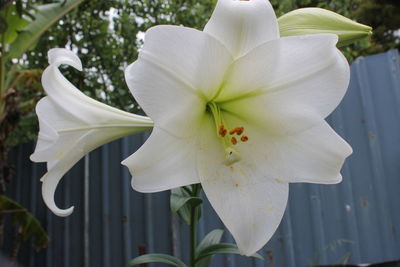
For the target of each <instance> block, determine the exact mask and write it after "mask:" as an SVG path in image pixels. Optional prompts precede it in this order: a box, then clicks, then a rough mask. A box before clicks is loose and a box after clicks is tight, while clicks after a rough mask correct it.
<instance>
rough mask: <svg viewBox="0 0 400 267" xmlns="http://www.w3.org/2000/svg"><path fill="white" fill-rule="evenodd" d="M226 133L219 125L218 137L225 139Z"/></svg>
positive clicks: (222, 126)
mask: <svg viewBox="0 0 400 267" xmlns="http://www.w3.org/2000/svg"><path fill="white" fill-rule="evenodd" d="M227 132H228V131H227V130H226V129H225V127H224V125H220V126H219V131H218V133H219V135H220V136H221V137H225V135H226V133H227Z"/></svg>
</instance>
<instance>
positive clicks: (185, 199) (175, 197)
mask: <svg viewBox="0 0 400 267" xmlns="http://www.w3.org/2000/svg"><path fill="white" fill-rule="evenodd" d="M202 202H203V200H202V199H201V198H199V197H190V196H184V195H182V194H180V193H178V192H177V191H176V190H175V191H174V189H173V190H171V211H172V212H174V213H175V212H177V211H178V210H179V209H180V208H182V207H183V206H184V205H190V206H191V207H196V206H198V205H200V204H201V203H202Z"/></svg>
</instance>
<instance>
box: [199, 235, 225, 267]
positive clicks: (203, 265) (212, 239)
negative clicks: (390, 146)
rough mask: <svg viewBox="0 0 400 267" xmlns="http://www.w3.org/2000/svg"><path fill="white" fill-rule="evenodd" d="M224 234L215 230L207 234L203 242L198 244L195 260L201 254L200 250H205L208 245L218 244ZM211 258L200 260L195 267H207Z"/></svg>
mask: <svg viewBox="0 0 400 267" xmlns="http://www.w3.org/2000/svg"><path fill="white" fill-rule="evenodd" d="M223 233H224V230H221V229H215V230H213V231H211V232H209V233H208V234H207V235H206V236H205V237H204V238H203V240H202V241H201V242H200V244H199V245H198V246H197V248H196V258H197V257H198V255H199V254H200V253H201V251H202V250H204V249H206V248H207V247H208V246H210V245H214V244H218V243H219V242H220V241H221V238H222V234H223ZM212 258H213V256H208V257H205V258H203V259H202V260H200V261H199V262H197V263H196V267H208V266H210V264H211V261H212Z"/></svg>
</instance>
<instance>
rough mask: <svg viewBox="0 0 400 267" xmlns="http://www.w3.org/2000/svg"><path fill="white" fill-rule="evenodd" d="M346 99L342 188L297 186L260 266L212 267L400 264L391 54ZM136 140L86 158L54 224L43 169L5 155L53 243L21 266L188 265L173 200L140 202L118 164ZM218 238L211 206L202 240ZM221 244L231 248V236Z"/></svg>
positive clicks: (397, 92) (59, 197)
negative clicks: (67, 211)
mask: <svg viewBox="0 0 400 267" xmlns="http://www.w3.org/2000/svg"><path fill="white" fill-rule="evenodd" d="M351 70H352V79H351V84H350V89H349V91H348V93H347V95H346V97H345V99H344V101H343V102H342V104H341V105H340V107H339V108H338V109H337V110H336V111H335V112H334V113H333V114H332V115H331V116H330V117H329V119H328V121H329V123H330V124H331V125H332V126H333V128H335V129H336V131H337V132H338V133H339V134H340V135H341V136H343V137H344V138H345V139H346V140H347V141H348V142H349V143H350V144H351V145H352V147H353V149H354V154H353V155H352V156H351V157H350V158H349V159H348V160H347V162H346V164H345V166H344V168H343V170H342V173H343V176H344V180H343V182H342V183H341V184H339V185H311V184H293V185H291V186H290V199H289V205H288V207H287V210H286V214H285V216H284V219H283V221H282V223H281V225H280V227H279V229H278V231H277V232H276V234H275V235H274V237H273V239H272V240H271V241H270V242H269V243H268V244H267V246H266V247H265V248H264V249H263V250H261V251H260V252H261V254H262V255H263V256H264V257H265V259H266V260H265V261H260V260H254V259H248V258H244V257H239V256H230V255H229V256H217V257H216V258H215V261H214V265H213V266H270V267H272V266H273V267H277V266H288V267H298V266H313V265H319V264H334V263H336V264H337V263H346V262H348V263H376V262H382V261H389V260H396V259H400V64H399V56H398V53H397V51H390V52H388V53H385V54H380V55H376V56H371V57H368V58H361V59H359V60H357V61H356V62H355V63H354V64H353V65H352V68H351ZM145 138H146V136H145V135H137V136H133V137H129V138H125V139H123V140H120V141H116V142H113V143H111V144H108V145H106V146H103V147H102V148H100V149H97V150H96V151H94V152H93V153H91V154H90V158H86V159H85V160H82V161H81V162H80V163H79V164H78V165H77V166H75V167H74V168H73V169H72V170H71V171H70V172H69V173H68V174H67V175H66V177H65V178H64V179H63V180H62V182H61V185H60V186H59V189H58V190H57V193H56V202H57V203H59V205H60V206H61V207H69V206H70V205H75V206H76V209H75V211H74V213H73V214H72V216H70V217H68V218H59V217H56V216H54V215H53V214H52V213H51V212H49V211H48V210H47V209H46V208H45V206H44V204H43V201H42V200H41V195H40V183H39V178H40V177H41V175H42V174H43V173H44V172H45V169H44V166H43V165H39V164H32V163H31V162H30V161H29V160H28V156H29V154H31V152H32V151H33V148H34V146H33V145H32V144H29V145H22V146H20V147H18V148H17V149H16V150H15V151H14V152H13V153H12V155H11V158H12V159H13V160H14V161H15V163H16V169H17V170H18V172H17V177H16V178H15V179H14V181H13V183H12V184H11V185H10V186H9V192H10V194H11V195H12V196H13V197H14V198H15V199H16V200H18V201H19V202H21V203H22V204H23V205H25V206H26V207H28V209H30V210H31V211H32V212H33V213H34V214H35V215H36V216H37V217H38V218H40V220H41V221H42V222H43V224H44V225H45V227H46V229H47V230H48V233H49V235H50V236H51V239H52V241H51V243H50V244H49V247H48V248H47V249H46V250H44V251H42V252H40V253H38V254H37V253H35V252H34V251H33V250H31V249H29V247H28V246H26V247H24V248H23V250H22V252H21V259H22V264H23V266H38V267H39V266H40V267H44V266H48V267H52V266H57V267H63V266H65V267H67V266H84V267H89V266H105V267H108V266H112V267H114V266H123V265H124V264H125V263H126V262H127V261H128V260H129V259H131V258H133V257H135V256H137V255H138V253H139V250H146V251H147V252H158V253H169V254H171V253H174V254H175V255H177V256H179V257H181V256H182V257H183V259H184V260H186V261H187V260H188V247H187V245H186V244H187V240H188V229H187V227H186V226H185V225H183V224H182V223H181V222H180V221H179V220H178V219H177V218H176V217H175V216H171V215H170V212H169V193H168V192H164V193H158V194H140V193H137V192H134V191H133V190H132V189H131V187H130V175H129V173H128V170H127V169H126V168H124V167H122V166H121V165H120V161H121V160H122V159H124V158H126V157H127V156H128V155H130V154H131V153H133V152H134V151H135V150H136V149H137V148H138V147H139V146H140V145H141V144H142V143H143V141H144V140H145ZM214 228H223V225H222V223H221V221H220V220H219V219H218V217H217V216H216V214H215V213H214V211H213V210H212V208H211V207H210V205H209V204H208V203H206V205H205V207H204V213H203V220H202V222H201V224H200V229H199V231H200V235H201V236H204V235H205V234H206V233H207V232H209V231H210V230H212V229H214ZM224 239H225V241H227V242H233V240H232V238H231V237H230V235H229V233H227V232H226V233H225V237H224Z"/></svg>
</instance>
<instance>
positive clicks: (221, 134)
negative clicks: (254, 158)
mask: <svg viewBox="0 0 400 267" xmlns="http://www.w3.org/2000/svg"><path fill="white" fill-rule="evenodd" d="M207 108H208V110H209V111H210V113H211V114H212V116H213V119H214V123H215V129H216V133H217V136H218V138H220V140H221V144H222V146H223V148H224V150H225V158H226V160H225V162H224V163H225V164H226V165H227V166H229V165H232V164H234V163H236V162H238V161H239V160H240V154H239V152H237V151H236V149H235V148H234V146H235V145H237V144H238V142H240V141H241V142H246V141H247V140H248V139H249V138H248V137H247V136H245V135H243V136H242V134H243V132H244V127H243V126H236V127H233V128H232V129H230V130H229V131H228V129H227V128H226V126H227V125H226V123H225V121H224V119H223V117H222V114H221V110H220V108H219V106H218V105H217V104H216V103H215V102H209V103H208V104H207ZM233 135H237V136H238V137H235V136H233ZM238 138H240V139H239V140H238Z"/></svg>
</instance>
